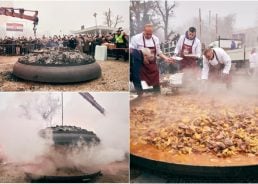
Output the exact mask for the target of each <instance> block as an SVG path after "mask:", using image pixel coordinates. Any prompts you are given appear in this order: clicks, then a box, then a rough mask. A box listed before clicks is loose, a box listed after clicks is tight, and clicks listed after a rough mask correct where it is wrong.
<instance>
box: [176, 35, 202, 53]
mask: <svg viewBox="0 0 258 184" xmlns="http://www.w3.org/2000/svg"><path fill="white" fill-rule="evenodd" d="M184 40H185V42H184ZM193 41H194V44H193ZM184 43H185V44H186V45H192V44H193V47H192V54H194V55H196V56H198V57H201V55H202V45H201V41H200V40H199V39H198V38H196V37H195V39H194V40H189V39H187V38H186V36H185V35H181V36H180V38H179V40H178V42H177V44H176V48H175V55H178V54H180V52H181V50H182V47H183V44H184Z"/></svg>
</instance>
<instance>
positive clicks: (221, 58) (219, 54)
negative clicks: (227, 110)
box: [201, 48, 232, 88]
mask: <svg viewBox="0 0 258 184" xmlns="http://www.w3.org/2000/svg"><path fill="white" fill-rule="evenodd" d="M230 69H231V58H230V56H229V55H228V54H227V53H226V52H225V51H224V50H223V49H222V48H207V49H205V50H204V56H203V68H202V76H201V79H202V80H208V79H209V80H210V81H215V80H222V82H224V83H226V87H227V88H231V86H232V77H231V75H230Z"/></svg>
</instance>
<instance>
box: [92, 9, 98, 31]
mask: <svg viewBox="0 0 258 184" xmlns="http://www.w3.org/2000/svg"><path fill="white" fill-rule="evenodd" d="M93 16H94V17H95V25H96V30H95V34H96V35H97V28H98V24H97V13H96V12H95V13H94V14H93Z"/></svg>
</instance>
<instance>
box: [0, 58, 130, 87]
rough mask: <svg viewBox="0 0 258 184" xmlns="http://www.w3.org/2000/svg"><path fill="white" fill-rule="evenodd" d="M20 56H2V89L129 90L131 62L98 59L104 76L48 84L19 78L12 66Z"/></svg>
mask: <svg viewBox="0 0 258 184" xmlns="http://www.w3.org/2000/svg"><path fill="white" fill-rule="evenodd" d="M17 59H18V57H10V56H0V91H128V89H129V82H128V81H129V63H128V62H124V61H114V60H108V61H98V63H99V64H100V67H101V69H102V76H101V77H100V78H99V79H96V80H93V81H90V82H81V83H75V84H65V85H64V84H47V83H36V82H29V81H24V80H21V79H18V78H17V77H15V76H13V75H12V68H13V65H14V63H15V62H16V61H17Z"/></svg>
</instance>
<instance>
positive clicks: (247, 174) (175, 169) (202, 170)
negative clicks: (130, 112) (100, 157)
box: [130, 97, 258, 181]
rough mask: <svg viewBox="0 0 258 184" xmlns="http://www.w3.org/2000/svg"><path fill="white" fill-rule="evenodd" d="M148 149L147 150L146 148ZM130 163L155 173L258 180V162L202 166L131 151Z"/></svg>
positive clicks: (137, 101)
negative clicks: (174, 161) (159, 158)
mask: <svg viewBox="0 0 258 184" xmlns="http://www.w3.org/2000/svg"><path fill="white" fill-rule="evenodd" d="M143 98H144V97H142V98H137V99H136V100H132V101H130V106H131V107H134V106H137V105H138V104H139V103H141V102H142V99H143ZM145 151H146V150H145ZM130 163H131V164H132V165H135V166H138V167H140V168H145V169H147V170H152V171H154V172H155V173H157V172H161V173H166V174H169V175H174V176H177V177H178V176H182V177H185V176H190V177H196V178H198V177H212V178H214V177H215V178H221V179H225V178H231V179H232V178H252V179H255V181H258V164H253V165H236V166H235V165H234V166H232V165H231V166H227V165H225V166H209V165H207V166H202V165H190V164H189V165H186V164H181V163H180V164H179V163H173V161H171V162H166V161H162V159H161V160H155V159H151V158H147V157H144V156H142V155H138V154H135V153H133V152H131V153H130ZM223 181H224V180H223Z"/></svg>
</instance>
